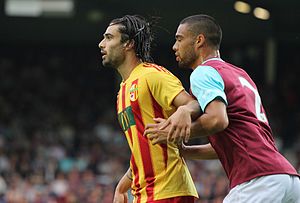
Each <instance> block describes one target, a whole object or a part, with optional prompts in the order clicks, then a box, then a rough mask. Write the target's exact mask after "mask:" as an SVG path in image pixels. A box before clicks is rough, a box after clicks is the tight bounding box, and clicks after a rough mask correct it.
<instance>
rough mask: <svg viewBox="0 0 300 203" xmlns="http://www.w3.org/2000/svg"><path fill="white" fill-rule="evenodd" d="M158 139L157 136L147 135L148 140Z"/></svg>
mask: <svg viewBox="0 0 300 203" xmlns="http://www.w3.org/2000/svg"><path fill="white" fill-rule="evenodd" d="M158 138H159V136H158V134H155V133H152V134H149V135H148V139H149V140H155V139H158Z"/></svg>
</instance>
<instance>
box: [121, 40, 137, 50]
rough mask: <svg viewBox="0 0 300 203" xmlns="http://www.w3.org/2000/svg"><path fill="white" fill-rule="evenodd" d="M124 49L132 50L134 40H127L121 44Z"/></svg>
mask: <svg viewBox="0 0 300 203" xmlns="http://www.w3.org/2000/svg"><path fill="white" fill-rule="evenodd" d="M123 47H124V48H125V49H132V48H133V47H134V40H128V41H127V42H125V43H124V44H123Z"/></svg>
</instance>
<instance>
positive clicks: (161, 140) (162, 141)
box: [152, 137, 166, 145]
mask: <svg viewBox="0 0 300 203" xmlns="http://www.w3.org/2000/svg"><path fill="white" fill-rule="evenodd" d="M163 143H166V141H165V140H163V139H159V137H158V138H157V139H154V140H153V141H152V144H153V145H156V144H163Z"/></svg>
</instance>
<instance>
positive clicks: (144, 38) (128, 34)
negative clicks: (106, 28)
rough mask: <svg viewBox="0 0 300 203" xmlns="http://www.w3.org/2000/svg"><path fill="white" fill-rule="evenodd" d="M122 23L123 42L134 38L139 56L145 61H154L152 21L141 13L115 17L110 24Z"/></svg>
mask: <svg viewBox="0 0 300 203" xmlns="http://www.w3.org/2000/svg"><path fill="white" fill-rule="evenodd" d="M116 24H120V25H121V26H119V32H120V33H121V42H122V43H124V42H126V41H128V40H129V41H130V40H133V41H134V49H135V52H136V55H137V57H139V58H140V59H141V60H142V61H143V62H153V59H152V57H151V54H150V50H151V43H152V41H153V35H152V32H151V26H150V23H149V22H147V21H146V19H145V18H143V17H142V16H139V15H125V16H123V17H122V18H116V19H113V20H112V21H111V22H110V25H116Z"/></svg>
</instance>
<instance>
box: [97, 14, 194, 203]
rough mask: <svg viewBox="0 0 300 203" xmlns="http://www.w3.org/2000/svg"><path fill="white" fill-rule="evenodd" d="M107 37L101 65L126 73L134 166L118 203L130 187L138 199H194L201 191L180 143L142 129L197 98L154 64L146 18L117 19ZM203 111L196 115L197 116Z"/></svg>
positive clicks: (183, 202)
mask: <svg viewBox="0 0 300 203" xmlns="http://www.w3.org/2000/svg"><path fill="white" fill-rule="evenodd" d="M103 36H104V38H103V40H102V41H101V42H100V43H99V48H100V49H101V53H102V60H103V61H102V63H103V65H104V66H109V67H113V68H115V69H116V70H117V71H118V72H119V73H120V75H121V76H122V82H121V84H120V90H119V93H118V97H117V112H118V120H119V123H120V126H121V128H122V129H123V131H124V134H125V136H126V139H127V141H128V145H129V148H130V150H131V158H130V169H129V170H128V171H127V172H126V174H125V175H124V176H123V177H122V178H121V180H120V181H119V183H118V185H117V187H116V190H115V195H114V202H115V203H117V202H118V203H121V202H127V191H128V189H129V188H130V187H131V191H132V194H133V196H134V202H140V203H145V202H149V203H155V202H159V203H175V202H177V203H179V202H180V203H192V202H194V201H195V198H196V197H198V195H197V191H196V188H195V186H194V183H193V180H192V178H191V175H190V173H189V171H188V168H187V166H186V163H185V161H184V159H183V158H182V157H181V156H180V154H179V149H178V147H177V145H176V144H174V143H168V144H158V145H152V144H151V141H150V140H149V139H148V138H147V137H145V136H143V133H144V129H145V124H146V123H151V122H152V123H153V122H154V121H153V118H154V117H163V118H168V117H169V116H170V115H171V114H172V113H173V112H174V111H175V110H176V108H178V107H179V106H182V108H188V107H185V106H183V105H185V104H189V106H194V108H195V109H197V108H199V107H197V106H199V105H198V103H197V101H195V100H194V99H193V98H192V97H191V96H190V95H189V94H187V93H186V92H185V91H184V88H183V86H182V84H181V82H180V81H179V80H178V79H177V78H176V77H175V76H174V75H172V74H171V73H170V72H169V71H168V70H167V69H165V68H163V67H161V66H158V65H156V64H153V63H151V61H152V60H151V57H150V45H151V41H152V35H151V30H150V27H149V24H148V23H147V22H146V21H145V19H144V18H142V17H139V16H130V15H126V16H124V17H122V18H117V19H114V20H112V21H111V23H110V24H109V26H108V27H107V29H106V31H105V33H104V35H103ZM190 109H191V110H192V109H193V108H190ZM198 111H199V109H197V110H193V112H192V114H193V115H194V116H195V117H197V116H199V115H197V114H196V112H198Z"/></svg>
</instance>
